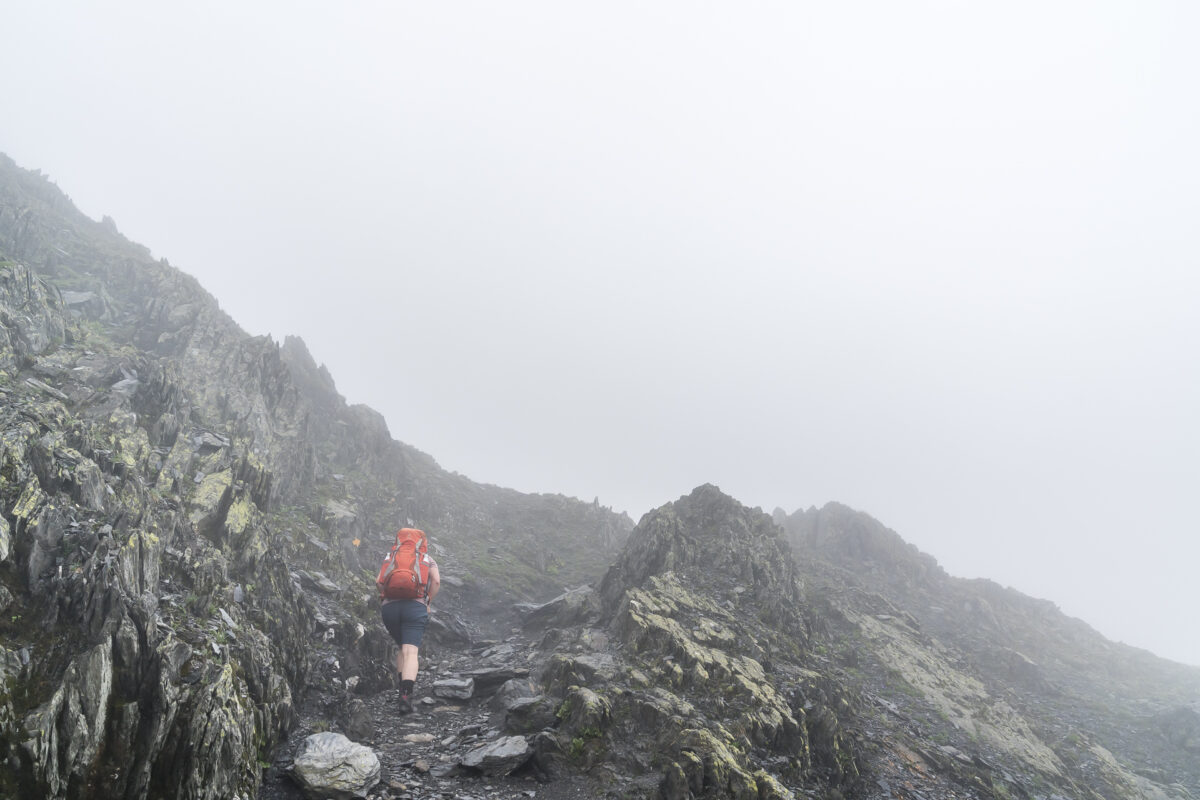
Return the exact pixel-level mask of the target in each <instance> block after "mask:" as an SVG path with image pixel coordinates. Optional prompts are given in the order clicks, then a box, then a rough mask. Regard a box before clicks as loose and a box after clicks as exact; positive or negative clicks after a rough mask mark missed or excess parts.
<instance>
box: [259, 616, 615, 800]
mask: <svg viewBox="0 0 1200 800" xmlns="http://www.w3.org/2000/svg"><path fill="white" fill-rule="evenodd" d="M519 630H520V629H513V631H512V633H511V634H510V636H509V637H508V638H507V639H505V640H503V641H496V640H492V639H484V640H480V641H478V642H476V643H474V644H466V645H459V646H456V647H451V648H448V647H444V646H441V647H439V646H436V645H435V646H434V647H431V648H430V650H431V651H432V653H433V655H432V657H429V658H426V659H423V663H422V667H421V672H420V674H419V675H418V677H417V686H416V692H415V696H416V702H415V705H416V710H415V711H414V713H412V714H400V713H399V712H398V710H397V695H396V690H395V689H394V688H384V689H382V690H380V691H375V692H372V693H370V694H365V695H361V696H359V695H355V694H354V693H353V686H352V687H351V688H350V689H349V690H342V689H341V688H340V687H341V686H344V685H345V682H344V681H342V680H341V679H339V678H338V677H337V675H338V673H339V672H340V671H341V668H342V665H341V664H340V662H339V658H338V652H337V650H336V649H335V648H332V647H330V648H327V652H322V653H320V654H319V655H318V661H319V663H321V665H322V667H323V670H322V672H323V674H324V675H325V676H326V677H327V679H328V680H327V685H328V686H329V687H330V688H329V689H328V690H321V691H314V692H313V694H312V696H311V697H310V699H309V701H308V702H307V703H306V704H305V706H304V708H303V709H302V710H301V720H300V723H299V725H298V726H297V728H296V730H295V731H294V732H293V734H292V736H291V737H290V739H289V740H288V741H287V742H285V743H284V745H283V746H282V747H281V748H280V749H279V751H278V753H277V754H276V757H275V760H274V763H272V764H271V765H270V767H269V768H267V769H266V771H265V776H264V782H263V788H262V791H261V793H260V795H259V797H260V800H301V799H302V798H305V797H308V796H319V793H318V794H316V795H306V794H305V792H304V790H303V789H302V788H301V786H300V785H299V783H298V782H297V780H296V779H295V778H294V777H293V775H292V766H293V763H294V761H295V759H296V755H297V753H298V752H299V751H300V750H301V748H302V746H303V743H304V741H305V739H306V738H307V737H308V736H310V735H312V734H315V733H320V732H324V731H336V732H339V733H342V734H343V735H345V736H346V738H347V739H349V740H351V741H353V742H356V743H359V744H362V745H365V746H366V747H368V748H370V750H371V751H372V752H373V753H374V755H375V756H376V757H377V758H378V762H379V767H380V780H379V783H378V784H376V785H375V786H374V787H372V788H371V789H369V790H368V791H367V792H366V793H365V796H366V797H369V798H378V799H379V800H384V799H385V798H386V799H387V800H432V798H463V799H464V800H471V799H475V800H484V798H540V799H541V800H576V799H582V798H593V797H603V796H605V795H606V794H608V792H609V791H610V790H611V789H613V788H614V787H613V786H611V785H610V786H604V785H602V784H601V782H600V781H599V780H598V779H596V778H593V777H590V776H588V775H581V774H565V773H561V771H560V774H553V773H552V772H551V771H550V770H549V769H548V765H545V764H543V763H541V761H539V759H538V758H537V756H536V750H537V747H538V745H539V744H541V745H542V746H545V745H546V744H547V743H546V742H545V741H542V742H540V743H539V742H538V741H537V739H538V737H537V734H536V733H535V734H533V735H531V736H528V737H526V736H522V735H520V734H516V735H514V734H513V733H512V731H514V730H527V729H530V728H531V727H535V726H538V725H551V724H553V722H554V717H553V709H551V708H549V707H548V706H547V705H546V704H544V703H542V702H540V701H541V700H542V698H541V697H540V694H539V692H538V687H537V684H536V682H535V681H534V680H531V675H534V674H536V672H537V670H538V668H539V666H540V664H541V659H540V657H539V652H538V647H537V644H536V643H535V642H533V641H530V639H529V638H528V637H526V636H524V635H522V634H521V633H519ZM423 655H424V654H423ZM539 714H540V717H539ZM327 796H329V797H336V796H338V795H337V794H335V793H333V792H332V791H331V792H330V793H329V794H328V795H327Z"/></svg>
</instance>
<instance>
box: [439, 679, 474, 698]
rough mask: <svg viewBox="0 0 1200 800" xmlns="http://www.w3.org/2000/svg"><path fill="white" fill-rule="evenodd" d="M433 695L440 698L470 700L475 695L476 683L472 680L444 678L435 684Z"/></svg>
mask: <svg viewBox="0 0 1200 800" xmlns="http://www.w3.org/2000/svg"><path fill="white" fill-rule="evenodd" d="M433 693H434V694H435V695H437V696H438V697H447V698H451V699H455V700H470V699H471V697H473V696H474V695H475V681H474V680H473V679H471V678H442V679H441V680H437V681H434V682H433Z"/></svg>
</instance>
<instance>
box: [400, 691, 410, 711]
mask: <svg viewBox="0 0 1200 800" xmlns="http://www.w3.org/2000/svg"><path fill="white" fill-rule="evenodd" d="M400 713H401V714H411V713H413V704H412V697H411V696H409V695H408V694H405V693H404V692H400Z"/></svg>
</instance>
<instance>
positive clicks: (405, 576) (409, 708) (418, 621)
mask: <svg viewBox="0 0 1200 800" xmlns="http://www.w3.org/2000/svg"><path fill="white" fill-rule="evenodd" d="M428 545H429V541H428V539H427V538H426V536H425V534H424V532H422V531H419V530H417V529H415V528H402V529H401V530H400V531H399V532H398V533H397V534H396V542H395V544H393V545H392V550H391V552H390V553H388V555H387V557H386V558H384V560H383V567H381V568H380V570H379V577H378V578H377V579H376V580H375V583H376V585H377V586H378V587H379V599H380V601H381V604H380V607H379V613H380V615H381V616H382V617H383V626H384V627H385V628H387V632H388V633H389V634H390V635H391V637H392V639H393V640H394V641H395V642H396V644H397V645H399V646H400V651H399V652H398V653H396V674H397V675H398V676H399V678H400V690H399V709H400V713H401V714H411V713H412V712H413V704H412V695H413V686H414V685H415V684H416V680H417V667H418V662H417V656H418V652H419V651H420V647H421V639H422V638H423V637H424V635H425V627H426V626H427V625H428V624H429V612H430V609H431V608H432V603H433V598H435V597H437V593H438V589H440V588H441V585H442V577H441V573H440V572H439V571H438V565H437V562H436V561H434V560H433V557H432V556H430V555H429V552H428Z"/></svg>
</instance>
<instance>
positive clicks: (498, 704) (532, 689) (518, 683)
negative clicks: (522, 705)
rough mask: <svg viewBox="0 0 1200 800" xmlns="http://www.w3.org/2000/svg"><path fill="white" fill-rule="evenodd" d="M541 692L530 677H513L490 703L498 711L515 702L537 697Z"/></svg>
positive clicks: (508, 707)
mask: <svg viewBox="0 0 1200 800" xmlns="http://www.w3.org/2000/svg"><path fill="white" fill-rule="evenodd" d="M540 694H541V692H540V691H539V690H538V687H537V686H536V685H535V684H534V683H533V681H531V680H529V679H528V678H512V679H510V680H507V681H505V682H504V684H503V685H502V686H501V687H500V688H499V689H498V690H497V691H496V694H495V695H493V696H492V699H491V701H490V703H489V705H490V706H491V707H492V708H493V709H495V710H496V711H507V710H508V709H510V708H512V705H513V703H515V702H517V701H518V700H522V699H525V698H529V697H537V696H538V695H540Z"/></svg>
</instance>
